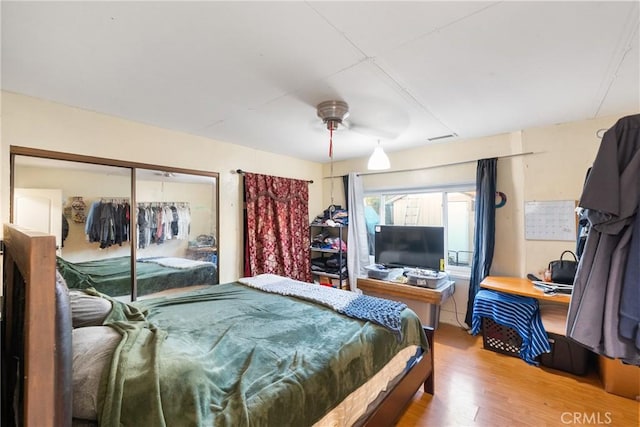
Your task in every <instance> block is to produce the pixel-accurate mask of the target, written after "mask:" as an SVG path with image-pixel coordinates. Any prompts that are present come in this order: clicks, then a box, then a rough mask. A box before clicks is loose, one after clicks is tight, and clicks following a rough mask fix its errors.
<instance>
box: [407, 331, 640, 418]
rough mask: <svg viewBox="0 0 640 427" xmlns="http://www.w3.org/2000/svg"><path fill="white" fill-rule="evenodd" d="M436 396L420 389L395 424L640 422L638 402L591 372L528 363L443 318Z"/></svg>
mask: <svg viewBox="0 0 640 427" xmlns="http://www.w3.org/2000/svg"><path fill="white" fill-rule="evenodd" d="M435 372H436V377H435V389H436V393H435V395H434V396H431V395H429V394H425V393H424V392H422V391H419V392H418V393H417V394H416V395H415V396H414V398H413V401H412V403H411V405H410V406H409V407H408V409H407V411H406V412H405V414H404V416H403V417H402V418H401V419H400V421H399V423H398V424H397V425H398V426H399V427H409V426H435V427H448V426H452V427H457V426H487V427H489V426H491V427H498V426H508V427H513V426H532V427H540V426H567V425H573V426H577V425H610V426H623V427H626V426H634V427H635V426H640V414H639V403H638V402H636V401H635V400H631V399H627V398H624V397H619V396H616V395H614V394H610V393H607V392H605V391H604V390H603V389H602V385H601V382H600V379H599V377H598V374H597V372H596V371H595V368H592V369H591V370H590V372H589V373H588V374H587V375H586V376H576V375H572V374H568V373H565V372H562V371H557V370H552V369H548V368H540V367H535V366H530V365H528V364H526V363H525V362H524V361H522V360H521V359H519V358H516V357H511V356H507V355H502V354H499V353H495V352H493V351H489V350H484V349H483V348H482V337H481V336H480V335H478V336H471V335H469V334H468V333H467V332H466V331H464V330H463V329H461V328H459V327H456V326H452V325H448V324H443V323H440V325H439V327H438V329H437V330H436V333H435Z"/></svg>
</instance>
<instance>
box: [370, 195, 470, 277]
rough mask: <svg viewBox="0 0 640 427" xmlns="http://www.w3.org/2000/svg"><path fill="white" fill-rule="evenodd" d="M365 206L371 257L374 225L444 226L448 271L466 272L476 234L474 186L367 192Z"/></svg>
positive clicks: (373, 248)
mask: <svg viewBox="0 0 640 427" xmlns="http://www.w3.org/2000/svg"><path fill="white" fill-rule="evenodd" d="M364 203H365V219H366V222H367V231H368V240H369V255H371V256H373V254H374V250H375V247H374V244H375V242H374V230H375V225H376V224H381V225H435V226H444V227H445V231H446V232H445V249H446V253H447V257H446V264H447V265H446V268H447V270H449V271H454V272H455V271H458V272H460V273H464V272H468V271H469V269H470V267H471V261H472V259H473V239H474V232H475V224H474V211H475V186H473V185H469V186H460V187H452V188H447V189H442V188H433V189H430V188H424V189H418V190H412V191H393V192H384V193H381V192H378V193H374V192H370V193H368V194H366V195H365V198H364Z"/></svg>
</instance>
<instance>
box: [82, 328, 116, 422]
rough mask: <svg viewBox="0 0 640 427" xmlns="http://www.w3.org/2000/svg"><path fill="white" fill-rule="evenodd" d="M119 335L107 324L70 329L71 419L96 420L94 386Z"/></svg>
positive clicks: (96, 398)
mask: <svg viewBox="0 0 640 427" xmlns="http://www.w3.org/2000/svg"><path fill="white" fill-rule="evenodd" d="M121 340H122V336H121V335H120V334H119V333H118V332H117V331H116V330H115V329H113V328H111V327H109V326H88V327H85V328H78V329H74V330H73V375H72V380H73V418H80V419H83V420H97V419H98V388H99V386H100V378H101V377H102V373H103V371H104V370H105V369H109V367H110V366H111V359H112V356H113V351H114V350H115V348H116V347H117V346H118V344H119V343H120V341H121Z"/></svg>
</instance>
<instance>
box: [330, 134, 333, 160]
mask: <svg viewBox="0 0 640 427" xmlns="http://www.w3.org/2000/svg"><path fill="white" fill-rule="evenodd" d="M329 158H330V159H333V127H330V128H329Z"/></svg>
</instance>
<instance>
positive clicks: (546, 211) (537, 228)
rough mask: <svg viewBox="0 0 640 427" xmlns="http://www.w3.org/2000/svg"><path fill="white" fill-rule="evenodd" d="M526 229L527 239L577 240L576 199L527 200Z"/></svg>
mask: <svg viewBox="0 0 640 427" xmlns="http://www.w3.org/2000/svg"><path fill="white" fill-rule="evenodd" d="M524 230H525V231H524V233H525V239H527V240H576V201H575V200H554V201H532V202H525V203H524Z"/></svg>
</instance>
